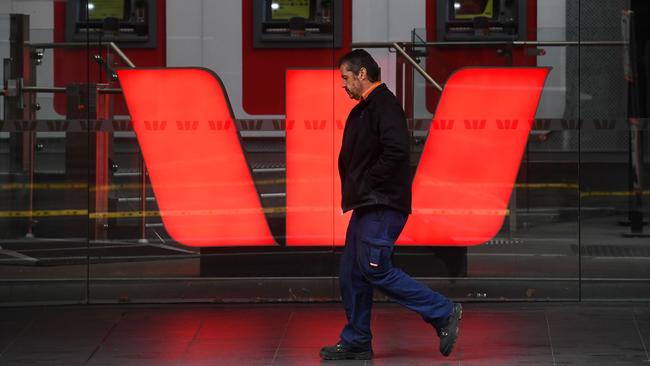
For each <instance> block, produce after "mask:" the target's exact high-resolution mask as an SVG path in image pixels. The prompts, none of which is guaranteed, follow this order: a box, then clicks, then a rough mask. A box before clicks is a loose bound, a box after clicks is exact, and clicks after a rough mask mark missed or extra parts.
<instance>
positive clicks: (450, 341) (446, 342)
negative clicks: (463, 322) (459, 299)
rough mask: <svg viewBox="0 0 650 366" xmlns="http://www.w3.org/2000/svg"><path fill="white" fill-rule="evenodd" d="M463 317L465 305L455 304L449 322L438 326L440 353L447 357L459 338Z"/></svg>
mask: <svg viewBox="0 0 650 366" xmlns="http://www.w3.org/2000/svg"><path fill="white" fill-rule="evenodd" d="M462 317H463V307H462V306H460V304H454V308H453V310H452V312H451V315H449V322H448V323H447V325H446V326H444V327H442V328H438V337H440V353H442V355H443V356H445V357H447V356H449V355H450V354H451V350H452V348H454V343H456V339H457V338H458V333H459V331H460V319H461V318H462Z"/></svg>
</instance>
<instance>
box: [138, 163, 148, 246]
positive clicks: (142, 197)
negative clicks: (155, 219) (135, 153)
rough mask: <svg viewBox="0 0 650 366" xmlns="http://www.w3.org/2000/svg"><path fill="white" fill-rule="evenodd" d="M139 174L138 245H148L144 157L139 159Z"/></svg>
mask: <svg viewBox="0 0 650 366" xmlns="http://www.w3.org/2000/svg"><path fill="white" fill-rule="evenodd" d="M140 174H141V177H142V179H141V183H142V187H141V189H140V214H141V215H142V217H141V220H140V239H139V240H138V243H140V244H148V243H149V240H147V231H146V229H147V228H146V218H147V166H146V164H145V163H144V156H141V158H140Z"/></svg>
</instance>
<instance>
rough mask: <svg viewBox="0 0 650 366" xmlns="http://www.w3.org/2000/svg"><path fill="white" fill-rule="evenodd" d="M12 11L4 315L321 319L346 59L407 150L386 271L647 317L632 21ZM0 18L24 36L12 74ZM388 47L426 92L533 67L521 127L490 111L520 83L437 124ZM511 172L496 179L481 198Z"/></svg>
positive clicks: (87, 6) (337, 233) (318, 10)
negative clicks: (382, 93)
mask: <svg viewBox="0 0 650 366" xmlns="http://www.w3.org/2000/svg"><path fill="white" fill-rule="evenodd" d="M6 3H8V4H9V5H0V58H2V59H3V60H6V59H11V60H12V63H9V62H8V61H5V65H4V67H3V68H2V70H0V74H1V75H2V76H3V81H4V82H5V84H4V85H3V89H4V93H3V95H2V97H1V98H2V105H1V106H0V111H1V112H2V116H3V117H2V119H1V120H0V235H1V238H0V240H2V241H1V242H0V255H1V256H0V274H1V275H0V276H1V277H0V296H1V298H2V301H0V302H2V303H3V304H5V303H7V304H17V303H32V302H85V301H92V302H115V301H170V300H174V301H185V300H187V301H197V300H210V301H241V300H256V299H262V300H270V301H285V300H305V301H309V300H314V299H316V300H332V299H334V300H336V299H338V298H339V290H338V288H339V287H338V283H337V276H338V261H339V259H340V254H341V251H342V245H343V242H344V234H345V229H346V227H347V223H348V220H349V215H350V214H349V213H348V214H346V215H341V214H340V212H339V211H340V183H339V176H338V171H337V157H338V152H339V149H340V144H341V138H342V134H343V128H344V125H345V121H346V117H347V114H348V112H349V111H350V109H351V108H352V107H353V106H354V105H355V103H356V102H355V101H351V100H350V99H349V98H348V97H347V95H346V94H345V92H344V91H343V90H342V89H341V88H340V86H341V80H340V76H339V75H338V70H337V61H338V58H339V57H340V56H341V55H343V54H344V53H346V52H347V51H349V50H351V49H352V48H353V46H354V47H360V48H366V49H367V50H368V51H369V52H370V53H371V54H372V56H373V57H374V58H375V59H376V60H377V62H378V63H379V66H380V68H381V79H382V81H383V82H384V83H386V85H387V86H388V88H389V89H390V90H391V91H393V92H394V93H395V95H396V96H397V98H398V100H399V101H400V102H401V103H402V106H403V108H404V111H405V115H406V118H407V123H408V128H409V131H410V132H411V168H412V173H413V176H414V185H413V189H414V201H413V208H414V213H413V215H411V217H410V218H409V222H408V224H407V227H406V228H405V230H404V233H403V234H402V237H401V238H400V240H399V245H398V247H397V249H396V250H395V253H394V256H393V259H394V263H395V265H396V266H398V267H401V268H403V269H404V270H405V271H406V272H408V273H409V274H410V275H412V276H414V277H418V278H419V279H420V280H422V281H425V282H426V283H427V284H428V285H430V286H432V287H433V288H435V289H436V290H440V291H441V292H443V293H444V294H445V295H450V296H451V297H453V298H456V299H462V300H486V299H488V300H494V299H500V300H501V299H503V300H526V301H528V300H547V299H553V300H576V299H605V298H612V299H629V298H634V299H639V298H644V299H645V298H646V297H647V296H645V295H644V294H645V293H644V292H643V291H638V289H639V288H641V287H642V286H647V282H648V278H649V277H648V275H649V273H648V270H647V266H645V265H644V264H645V262H644V261H647V259H648V256H649V255H650V252H648V251H647V250H646V248H645V243H646V242H647V238H645V237H644V235H645V234H647V231H648V226H646V225H645V222H646V221H648V220H647V217H646V216H647V212H646V211H647V204H648V195H647V188H646V185H647V178H648V165H647V159H648V154H649V151H650V150H649V149H648V144H649V142H648V140H649V139H648V138H647V131H648V116H647V110H646V109H647V105H648V97H647V90H646V89H647V85H646V84H647V75H646V73H647V70H645V69H644V67H645V65H646V64H647V59H646V58H647V57H646V56H647V55H646V54H647V52H646V51H645V48H644V47H645V46H644V45H645V43H647V42H645V41H646V40H645V37H646V34H647V31H644V30H639V29H637V28H636V25H639V24H642V21H639V19H645V13H643V12H644V9H642V8H636V7H637V6H638V5H637V3H636V2H634V1H631V2H630V1H625V0H618V1H609V0H607V1H605V0H598V1H591V2H590V1H586V0H572V1H563V0H548V1H546V0H544V1H537V2H531V1H523V0H518V1H498V2H497V1H461V2H457V1H452V0H448V1H446V0H428V1H426V2H403V1H398V0H390V1H386V2H379V3H377V2H372V1H371V0H358V1H357V0H355V1H349V0H332V1H325V0H319V1H316V0H308V1H301V2H299V3H300V4H298V3H296V2H294V3H293V5H296V4H298V5H299V7H298V8H287V9H282V7H283V6H286V5H287V4H288V3H291V2H281V1H280V2H275V1H271V0H267V1H262V2H259V4H258V3H257V2H248V1H244V2H241V3H237V2H233V3H232V4H225V3H224V2H216V1H193V2H173V1H171V2H170V1H167V2H165V1H161V0H156V1H154V0H119V1H108V0H106V1H94V2H93V1H90V2H89V1H86V0H83V1H82V0H74V1H36V2H34V1H30V2H25V1H17V0H14V1H9V2H6ZM533 3H535V4H533ZM456 4H458V5H457V6H458V7H459V8H456V7H455V6H456ZM289 5H291V4H289ZM298 5H296V6H298ZM274 7H275V8H277V7H280V9H279V10H278V9H274ZM91 8H92V9H91ZM630 8H631V9H632V10H633V11H634V17H630V14H631V13H629V12H627V11H626V10H628V9H630ZM274 11H275V12H276V13H275V15H276V16H274V15H273V14H274V13H273V12H274ZM278 11H279V12H278ZM10 12H11V13H24V14H29V16H30V18H29V21H30V23H29V26H25V29H24V30H25V31H26V30H27V29H29V32H28V33H29V38H25V41H27V40H29V41H30V42H31V46H29V49H28V52H22V50H24V49H23V48H22V47H19V46H16V45H17V42H18V41H19V40H18V39H16V40H15V41H12V38H11V37H14V38H15V37H16V35H17V34H20V32H11V31H10V27H11V24H12V20H11V16H10V15H9V13H10ZM88 12H92V14H87V13H88ZM628 26H629V27H630V28H626V27H628ZM233 29H235V30H237V29H239V30H241V32H239V31H238V32H233ZM628 30H629V31H628ZM25 33H27V32H25ZM625 40H629V46H628V47H626V46H625V44H624V42H623V41H625ZM394 41H396V42H401V43H400V44H399V45H400V47H401V48H403V51H404V52H405V53H407V54H408V55H409V57H410V58H412V59H413V60H415V62H416V63H417V64H418V65H419V66H420V67H421V68H422V69H423V70H424V71H426V73H427V74H428V75H429V76H430V77H431V78H432V79H433V80H435V81H436V82H437V83H439V84H442V85H443V86H444V85H451V86H453V85H454V82H455V81H457V80H460V79H462V78H465V77H468V78H469V79H468V80H474V81H476V80H478V79H472V78H476V77H477V76H476V74H473V73H472V72H471V71H472V70H484V71H486V72H485V73H484V74H482V75H483V76H482V77H486V78H487V77H494V76H495V74H498V72H497V71H499V70H506V71H505V72H513V71H514V70H515V69H521V68H532V67H537V68H547V69H548V70H549V72H548V75H547V77H546V80H545V84H544V88H543V90H542V92H541V97H540V101H539V104H538V105H537V109H536V112H535V114H534V116H532V117H531V118H523V117H521V116H520V115H519V114H518V115H517V116H516V117H515V116H513V115H510V113H509V112H508V113H506V114H504V115H503V116H501V115H497V114H492V115H490V113H488V112H489V111H491V110H490V109H489V108H491V107H494V106H497V105H498V103H497V102H498V101H497V99H498V98H499V97H497V94H498V93H505V92H504V90H506V89H508V88H512V87H513V85H516V82H515V81H514V79H513V81H511V82H507V83H504V84H503V85H504V88H501V89H499V88H494V87H495V86H497V85H498V83H497V81H494V82H493V85H486V86H485V88H488V89H490V88H493V89H494V90H493V94H490V95H488V96H485V97H483V98H478V99H476V98H475V99H472V98H474V97H476V95H480V90H478V89H481V88H477V85H481V84H480V83H479V82H467V80H465V82H460V83H457V84H456V85H464V87H466V88H468V89H467V90H466V93H464V94H462V93H461V94H460V95H458V94H457V96H455V97H454V98H457V100H459V101H460V102H461V104H459V105H456V107H458V109H459V110H461V111H463V113H465V114H459V115H453V116H454V118H451V117H449V116H452V114H449V113H450V112H449V111H450V110H452V111H453V110H454V109H453V108H451V109H450V107H449V105H447V104H445V103H442V101H443V100H444V98H441V95H442V94H441V92H440V91H438V90H437V89H436V87H435V86H434V85H433V84H432V83H431V82H430V81H428V80H427V79H425V77H424V76H423V75H421V74H420V73H419V71H418V70H417V69H416V68H415V67H414V66H413V65H411V63H410V62H411V61H410V60H408V58H406V57H403V55H402V53H401V50H396V49H394V47H393V46H391V42H394ZM521 41H532V42H537V41H540V42H541V43H527V44H524V43H522V42H521ZM577 41H581V42H582V43H581V44H578V42H577ZM601 41H607V43H604V44H603V43H600V42H601ZM110 42H113V45H111V44H110ZM373 42H380V43H381V44H373ZM548 42H551V43H548ZM52 43H56V45H52ZM23 56H28V58H29V60H27V61H25V62H23V60H21V58H22V57H23ZM132 64H134V65H135V66H137V69H136V71H137V72H133V70H131V66H132ZM494 68H497V69H494ZM160 70H163V71H160ZM495 70H497V71H495ZM118 74H119V75H120V76H119V80H118V77H117V75H118ZM21 76H22V77H24V80H25V82H24V83H22V84H21V83H20V82H19V81H18V80H19V78H20V77H21ZM454 78H457V79H454ZM481 80H483V81H485V80H487V79H481ZM490 80H492V79H490ZM494 80H496V79H494ZM21 85H22V86H25V87H27V89H25V88H23V89H21V90H20V92H19V91H18V90H19V88H20V86H21ZM472 88H473V89H472ZM525 90H529V91H530V89H528V87H524V88H523V89H522V92H521V93H520V94H521V95H514V96H512V97H509V98H514V97H519V96H523V95H524V94H526V93H527V92H525ZM123 92H124V93H123ZM445 93H447V94H449V95H451V94H454V93H453V88H450V90H445ZM472 95H473V96H472ZM125 96H126V99H127V100H125ZM491 98H492V99H491ZM501 98H503V97H501ZM468 100H473V101H472V102H471V103H470V102H467V101H468ZM463 101H465V104H462V102H463ZM486 101H487V102H488V103H484V105H483V107H477V106H479V104H480V103H483V102H486ZM490 101H493V103H491V102H490ZM127 102H128V104H129V105H128V106H127ZM452 104H453V103H452ZM521 104H522V103H519V102H517V103H515V102H513V103H511V104H510V105H507V106H504V107H501V108H502V109H503V110H506V107H507V108H510V107H515V106H521ZM23 105H24V106H25V107H24V108H23ZM459 106H460V107H459ZM452 107H453V105H452ZM472 108H474V109H472ZM477 108H478V109H477ZM471 111H474V114H472V115H469V114H468V113H470V112H471ZM513 114H514V112H513ZM442 117H444V118H442ZM521 131H523V133H521V135H518V134H517V133H519V132H521ZM450 136H451V137H450ZM462 136H465V137H467V136H470V139H463V138H461V137H462ZM481 136H482V137H481ZM455 138H458V139H459V140H454V139H455ZM500 138H503V139H502V140H500ZM517 138H519V140H517ZM504 141H505V143H504ZM517 141H519V142H517ZM463 144H465V145H463ZM436 149H437V150H436ZM482 149H483V150H482ZM510 149H512V150H510ZM480 151H483V153H479V152H480ZM472 154H474V155H472ZM454 157H455V158H457V159H458V160H453V158H454ZM513 157H514V158H513ZM480 159H486V160H485V161H486V163H484V164H483V163H480ZM489 159H492V160H489ZM508 159H513V160H512V161H511V162H510V163H512V166H511V167H510V168H511V169H510V170H509V171H511V173H512V174H511V175H510V176H508V179H507V180H499V179H500V178H499V179H497V178H494V177H493V176H489V177H488V178H489V179H488V178H486V180H476V179H477V178H476V177H477V176H478V175H477V174H478V172H480V171H482V169H483V170H484V171H485V172H489V173H490V174H492V173H495V174H496V172H498V171H500V169H502V168H503V167H506V161H507V160H508ZM488 167H490V169H487V168H488ZM454 174H455V175H454ZM472 179H474V180H472ZM443 181H444V182H445V183H444V184H443V183H441V182H443ZM456 195H457V196H456ZM472 195H474V196H472ZM455 197H461V198H463V199H467V200H466V201H463V200H461V199H460V198H458V199H455ZM445 200H446V201H445ZM441 202H442V203H441ZM486 223H487V224H486ZM484 224H485V225H487V226H483V225H484ZM427 225H429V226H427ZM489 225H493V226H494V228H493V230H491V231H490V230H487V229H485V228H486V227H488V226H489ZM490 227H491V226H490ZM480 229H485V231H484V232H481V231H480ZM453 230H457V232H456V233H460V234H458V235H456V234H453V235H452V234H450V233H453V232H454V231H453ZM445 235H446V236H445ZM89 263H90V264H89ZM377 296H378V297H380V298H385V297H383V295H382V294H379V293H378V294H377Z"/></svg>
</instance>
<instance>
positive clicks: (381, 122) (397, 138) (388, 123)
mask: <svg viewBox="0 0 650 366" xmlns="http://www.w3.org/2000/svg"><path fill="white" fill-rule="evenodd" d="M378 102H380V103H381V104H380V105H379V107H378V108H377V109H376V110H375V111H374V114H375V116H374V118H376V119H377V120H378V121H377V123H378V132H379V144H380V145H381V148H382V149H381V153H380V154H379V157H378V158H377V160H375V163H374V164H373V165H372V166H371V167H370V169H368V171H367V173H366V181H365V183H366V184H368V185H369V187H370V188H375V187H377V186H379V185H381V184H382V183H383V182H384V181H385V180H387V179H388V178H389V177H390V176H391V175H393V174H395V171H396V168H397V167H398V166H399V165H401V164H404V163H405V161H406V163H407V164H408V160H409V152H410V146H409V132H408V128H407V126H406V117H405V116H404V111H403V110H402V107H401V106H400V105H399V104H397V102H396V101H392V100H391V101H388V102H386V101H378Z"/></svg>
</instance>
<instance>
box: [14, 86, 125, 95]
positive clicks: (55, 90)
mask: <svg viewBox="0 0 650 366" xmlns="http://www.w3.org/2000/svg"><path fill="white" fill-rule="evenodd" d="M22 90H23V91H26V92H30V93H65V91H66V88H64V87H60V86H54V87H47V86H25V87H23V88H22ZM97 91H99V92H100V93H103V94H120V93H122V89H120V88H98V89H97Z"/></svg>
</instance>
